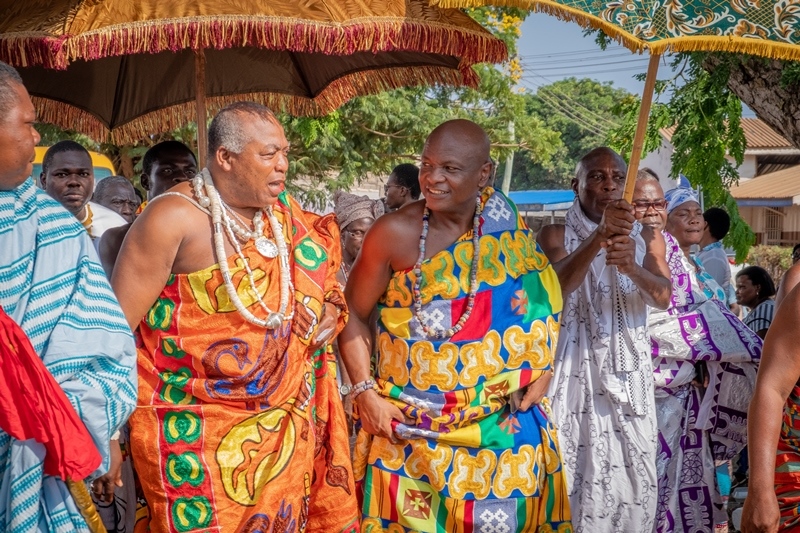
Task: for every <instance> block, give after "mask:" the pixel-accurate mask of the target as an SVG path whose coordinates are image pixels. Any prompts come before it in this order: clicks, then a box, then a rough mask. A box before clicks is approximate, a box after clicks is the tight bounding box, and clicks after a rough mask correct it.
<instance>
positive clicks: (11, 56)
mask: <svg viewBox="0 0 800 533" xmlns="http://www.w3.org/2000/svg"><path fill="white" fill-rule="evenodd" d="M63 40H64V39H63V38H48V37H47V36H46V35H44V34H38V33H37V34H31V33H16V34H13V35H10V36H5V37H3V36H0V60H2V61H5V62H7V63H8V64H10V65H14V66H16V67H30V66H34V65H40V66H43V67H45V68H58V69H63V68H65V67H66V65H65V64H63V63H64V62H63V61H62V59H61V58H60V57H59V53H58V50H59V49H60V48H61V41H63Z"/></svg>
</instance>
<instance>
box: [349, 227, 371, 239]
mask: <svg viewBox="0 0 800 533" xmlns="http://www.w3.org/2000/svg"><path fill="white" fill-rule="evenodd" d="M344 231H345V233H347V234H348V235H350V236H351V237H352V238H354V239H363V238H364V235H366V233H367V232H366V231H362V230H360V229H357V230H354V231H350V230H349V229H346V230H344Z"/></svg>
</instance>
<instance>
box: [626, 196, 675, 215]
mask: <svg viewBox="0 0 800 533" xmlns="http://www.w3.org/2000/svg"><path fill="white" fill-rule="evenodd" d="M651 207H652V208H653V209H655V210H656V211H664V210H665V209H666V208H667V201H666V200H663V199H662V200H655V201H652V202H648V201H646V200H637V201H635V202H633V208H634V209H635V210H636V211H639V212H640V213H644V212H645V211H647V210H648V209H650V208H651Z"/></svg>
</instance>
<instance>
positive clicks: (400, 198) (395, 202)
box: [383, 174, 409, 211]
mask: <svg viewBox="0 0 800 533" xmlns="http://www.w3.org/2000/svg"><path fill="white" fill-rule="evenodd" d="M383 191H384V192H385V193H386V207H388V208H389V209H391V210H392V211H394V210H395V209H399V208H401V207H403V204H404V203H405V201H406V195H407V194H408V193H409V191H408V189H407V188H406V187H403V186H402V185H400V184H398V183H397V175H396V174H392V175H390V176H389V180H388V181H387V182H386V185H384V186H383Z"/></svg>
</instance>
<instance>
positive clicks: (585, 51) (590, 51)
mask: <svg viewBox="0 0 800 533" xmlns="http://www.w3.org/2000/svg"><path fill="white" fill-rule="evenodd" d="M622 50H627V53H628V55H633V54H635V52H631V51H630V50H628V49H627V48H623V49H622ZM622 50H616V49H613V50H602V49H600V48H586V49H583V50H570V51H568V52H548V53H546V54H525V55H521V56H520V57H528V58H539V57H541V58H546V57H565V56H576V55H578V56H586V55H593V54H597V55H603V54H612V53H617V52H620V51H622Z"/></svg>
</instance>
